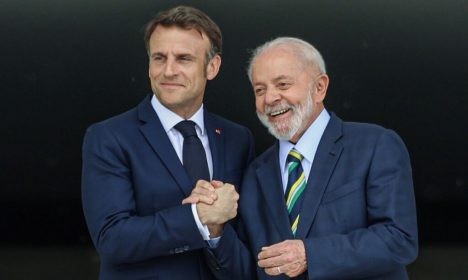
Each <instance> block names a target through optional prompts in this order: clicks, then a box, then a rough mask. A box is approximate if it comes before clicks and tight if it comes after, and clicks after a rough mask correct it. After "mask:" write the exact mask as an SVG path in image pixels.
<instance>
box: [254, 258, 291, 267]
mask: <svg viewBox="0 0 468 280" xmlns="http://www.w3.org/2000/svg"><path fill="white" fill-rule="evenodd" d="M257 264H258V266H259V267H262V268H271V267H277V266H282V265H284V264H285V260H284V258H283V257H282V256H276V257H271V258H266V259H259V260H258V262H257Z"/></svg>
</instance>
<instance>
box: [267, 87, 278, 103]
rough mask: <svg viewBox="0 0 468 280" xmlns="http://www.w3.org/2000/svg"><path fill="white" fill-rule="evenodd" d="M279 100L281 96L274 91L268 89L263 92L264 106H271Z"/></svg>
mask: <svg viewBox="0 0 468 280" xmlns="http://www.w3.org/2000/svg"><path fill="white" fill-rule="evenodd" d="M280 99H281V94H280V93H279V92H278V91H277V90H275V89H268V90H267V91H266V92H265V104H267V105H272V104H274V103H276V102H278V101H279V100H280Z"/></svg>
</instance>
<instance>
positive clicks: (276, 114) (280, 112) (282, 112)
mask: <svg viewBox="0 0 468 280" xmlns="http://www.w3.org/2000/svg"><path fill="white" fill-rule="evenodd" d="M288 110H289V109H283V110H280V111H276V112H273V113H271V114H270V116H272V117H276V116H278V115H281V114H284V113H286V112H287V111H288Z"/></svg>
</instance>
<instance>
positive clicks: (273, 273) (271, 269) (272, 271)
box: [265, 266, 283, 276]
mask: <svg viewBox="0 0 468 280" xmlns="http://www.w3.org/2000/svg"><path fill="white" fill-rule="evenodd" d="M265 273H266V274H268V275H270V276H277V275H280V274H282V273H283V270H282V269H281V266H276V267H269V268H265Z"/></svg>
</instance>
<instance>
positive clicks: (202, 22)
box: [145, 6, 223, 63]
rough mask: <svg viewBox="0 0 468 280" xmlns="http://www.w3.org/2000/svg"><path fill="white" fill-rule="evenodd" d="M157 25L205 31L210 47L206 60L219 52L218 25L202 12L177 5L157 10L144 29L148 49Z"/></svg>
mask: <svg viewBox="0 0 468 280" xmlns="http://www.w3.org/2000/svg"><path fill="white" fill-rule="evenodd" d="M158 25H162V26H164V27H170V26H177V27H180V28H183V29H193V28H194V29H195V30H197V31H198V32H199V33H200V34H203V33H205V34H206V36H208V39H209V40H210V44H211V48H210V50H209V51H208V53H207V54H206V55H207V61H206V63H208V61H210V59H211V58H213V57H214V56H215V55H216V54H221V50H222V45H223V38H222V35H221V30H220V29H219V26H218V25H217V24H216V23H215V22H214V21H213V20H212V19H211V18H210V17H208V16H207V15H206V14H205V13H204V12H202V11H200V10H198V9H195V8H193V7H188V6H178V7H175V8H172V9H170V10H166V11H162V12H159V13H158V14H157V15H156V16H155V17H154V18H153V19H152V20H151V21H150V22H148V24H147V25H146V29H145V46H146V50H147V51H148V53H149V51H150V48H149V40H150V38H151V34H153V31H154V29H156V27H157V26H158Z"/></svg>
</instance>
